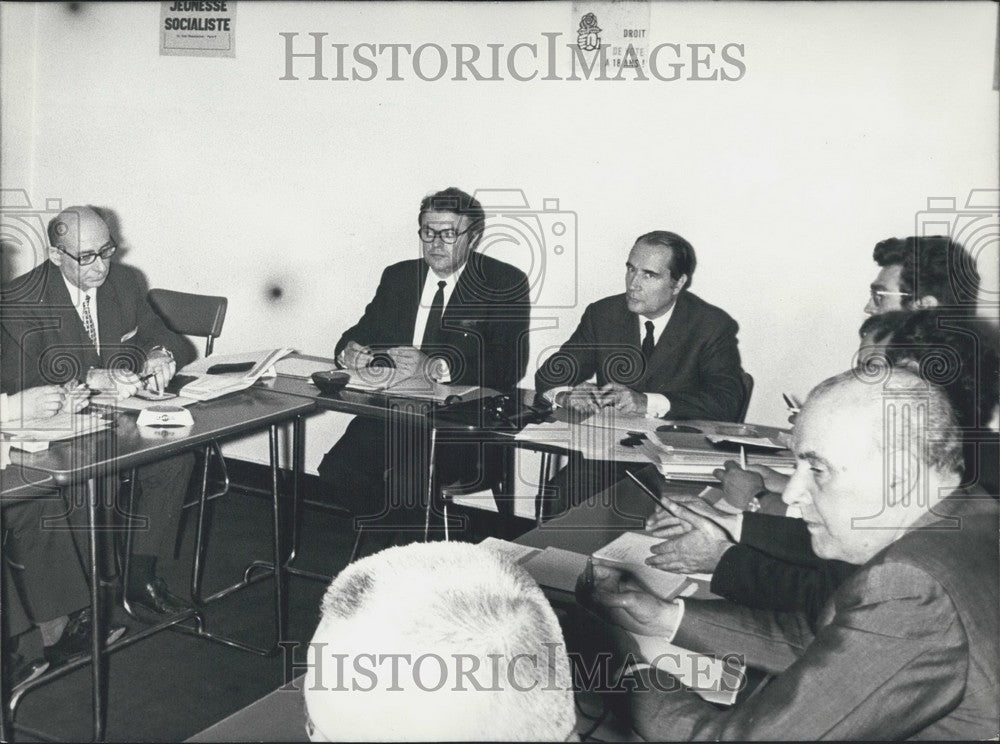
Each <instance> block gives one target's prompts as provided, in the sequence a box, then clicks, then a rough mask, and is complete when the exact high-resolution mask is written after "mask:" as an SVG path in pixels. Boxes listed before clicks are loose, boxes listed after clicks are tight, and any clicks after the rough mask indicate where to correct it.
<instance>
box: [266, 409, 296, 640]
mask: <svg viewBox="0 0 1000 744" xmlns="http://www.w3.org/2000/svg"><path fill="white" fill-rule="evenodd" d="M268 439H269V444H270V450H271V498H272V500H273V501H272V506H273V517H274V543H273V547H274V554H273V561H274V613H275V628H276V629H277V632H278V637H277V640H276V641H275V647H277V644H278V643H279V642H281V641H283V640H285V587H284V579H285V560H284V555H282V550H281V491H280V489H279V487H278V475H279V472H278V427H277V426H276V425H274V424H272V425H271V427H270V429H269V430H268ZM293 459H294V458H293Z"/></svg>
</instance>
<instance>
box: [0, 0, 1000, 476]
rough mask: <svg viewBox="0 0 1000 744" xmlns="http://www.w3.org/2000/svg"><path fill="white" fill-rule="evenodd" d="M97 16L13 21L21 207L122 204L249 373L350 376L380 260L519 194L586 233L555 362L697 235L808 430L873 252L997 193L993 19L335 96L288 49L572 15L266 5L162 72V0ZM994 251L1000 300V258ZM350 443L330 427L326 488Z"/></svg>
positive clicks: (857, 311) (139, 242) (704, 14)
mask: <svg viewBox="0 0 1000 744" xmlns="http://www.w3.org/2000/svg"><path fill="white" fill-rule="evenodd" d="M581 5H582V4H581ZM79 8H80V9H79V10H78V11H75V12H74V11H71V10H69V9H68V4H66V3H59V4H55V3H53V4H41V5H38V6H34V5H13V6H12V5H10V4H4V5H3V6H2V8H0V13H2V16H0V21H2V37H0V41H2V46H3V63H4V64H3V70H2V74H3V77H2V95H3V118H2V126H3V131H2V135H3V138H2V144H3V151H2V156H3V171H2V184H3V187H4V188H8V189H9V188H23V189H25V190H27V191H28V193H29V196H30V198H31V199H32V201H33V203H34V204H35V205H36V206H38V205H40V204H44V202H45V200H46V199H48V198H58V199H61V200H62V203H63V204H64V205H67V204H70V203H78V202H84V203H92V204H96V205H99V206H106V207H109V208H112V209H114V210H115V211H116V212H117V214H118V216H119V218H120V221H121V237H122V239H123V241H124V244H125V245H126V246H128V247H129V248H130V249H131V250H130V252H129V255H128V261H129V262H131V263H133V264H136V265H138V266H139V267H141V268H142V269H143V270H145V271H146V272H147V274H148V276H149V278H150V280H151V283H152V284H153V285H154V286H162V287H171V288H177V289H187V290H190V291H197V292H205V293H219V294H226V295H228V297H229V299H230V310H229V317H228V319H227V323H226V329H225V333H224V335H223V336H222V338H221V339H220V340H219V342H218V344H217V347H216V348H217V351H218V352H220V353H225V352H227V351H235V350H242V349H248V348H254V347H265V346H277V345H281V344H288V345H293V346H297V347H299V348H300V349H302V350H303V351H306V352H309V353H314V354H330V353H331V352H332V349H333V346H334V344H335V342H336V340H337V338H338V337H339V335H340V332H341V331H342V330H343V329H344V328H346V327H347V326H348V325H350V324H351V323H353V322H354V321H355V320H356V318H357V317H358V316H359V314H360V312H361V310H362V308H363V306H364V304H365V302H366V301H367V300H368V299H369V298H370V297H371V295H372V293H373V291H374V288H375V285H376V283H377V280H378V275H379V272H380V270H381V268H382V267H383V266H384V265H386V264H388V263H390V262H393V261H396V260H399V259H402V258H406V257H410V256H414V255H415V254H416V251H417V250H418V247H417V241H416V237H415V235H414V231H415V227H416V222H415V216H416V208H417V205H418V202H419V199H420V198H421V197H422V196H424V195H425V194H426V193H428V192H429V191H432V190H435V189H438V188H442V187H444V186H447V185H458V186H461V187H463V188H465V189H470V190H471V189H486V188H518V189H523V190H524V192H525V193H526V195H527V197H528V199H529V201H530V202H531V205H532V206H533V207H534V206H539V207H540V206H541V203H542V199H543V198H557V199H559V201H560V208H561V209H563V210H569V211H573V212H575V213H576V215H577V218H578V231H577V243H576V247H575V248H576V249H575V262H576V266H577V267H578V275H577V277H576V279H575V280H574V279H573V274H572V272H571V271H569V270H567V269H565V268H564V269H558V270H550V271H548V272H547V273H546V274H545V276H544V277H543V282H544V283H545V286H546V287H549V288H551V291H554V292H555V294H557V295H559V294H564V293H565V292H567V291H569V292H571V293H572V291H573V290H575V292H576V295H577V298H578V301H577V303H576V304H575V305H574V306H571V307H565V308H557V309H545V308H541V307H539V308H536V311H535V318H536V321H537V322H538V323H539V324H540V325H543V326H548V328H547V330H544V331H540V332H538V333H537V334H536V335H535V336H534V337H533V338H532V351H533V353H535V354H539V353H541V352H542V351H543V350H544V349H546V348H549V347H551V346H552V345H554V344H558V343H559V342H560V341H561V340H562V339H564V338H565V337H566V336H567V335H568V334H569V332H570V331H571V330H572V328H573V326H574V325H575V323H576V321H577V319H578V318H579V315H580V313H581V312H582V310H583V307H584V306H585V304H586V303H587V302H590V301H593V300H595V299H598V298H599V297H602V296H604V295H607V294H611V293H615V292H618V291H621V286H622V282H623V278H622V277H623V271H622V264H623V261H624V257H625V255H626V252H627V250H628V248H629V246H630V245H631V242H632V240H633V239H634V237H635V236H636V235H638V234H640V233H642V232H646V231H648V230H651V229H671V230H675V231H677V232H679V233H681V234H682V235H684V236H685V237H687V238H688V239H689V240H691V242H692V243H693V244H694V246H695V248H696V249H697V251H698V257H699V266H698V271H697V274H696V275H695V279H694V290H695V291H696V292H697V293H698V294H700V295H701V296H702V297H704V298H705V299H707V300H709V301H710V302H713V303H716V304H718V305H720V306H722V307H723V308H725V309H726V310H727V311H728V312H729V313H730V314H731V315H733V317H735V318H736V319H737V320H738V321H739V322H740V325H741V333H740V341H741V349H742V353H743V355H744V365H745V367H746V368H747V370H748V371H750V372H751V373H752V374H753V375H754V376H755V378H756V380H757V388H756V393H755V395H754V400H753V403H752V405H751V409H750V414H749V418H750V420H754V421H760V422H764V423H772V424H773V423H782V422H783V421H784V419H785V415H786V414H785V412H784V410H783V404H782V402H781V398H780V392H781V391H783V390H787V391H791V392H796V393H799V394H804V393H805V392H807V391H808V389H809V387H810V386H811V385H812V384H814V383H815V382H817V381H818V380H819V379H821V378H823V377H825V376H827V375H829V374H831V373H833V372H836V371H839V370H841V369H843V368H846V367H847V366H848V364H849V362H850V358H851V354H852V352H853V351H854V349H855V346H856V336H857V334H856V332H857V327H858V325H859V324H860V322H861V321H862V320H863V317H864V316H863V314H862V307H863V306H864V303H865V296H866V288H867V284H868V282H869V281H870V279H871V278H872V276H873V275H874V264H873V263H872V261H871V248H872V246H873V245H874V243H875V242H876V241H877V240H879V239H881V238H884V237H887V236H890V235H907V234H912V233H914V231H915V230H916V227H915V220H916V216H917V213H918V212H920V211H921V210H922V209H923V208H924V207H925V205H926V200H927V198H928V197H941V196H952V197H957V198H958V200H959V206H962V205H963V204H964V202H965V198H966V195H967V194H968V192H969V191H970V189H974V188H989V189H996V188H997V186H998V183H997V173H998V157H997V141H998V106H997V93H996V91H994V90H993V89H992V85H993V76H994V64H995V57H996V23H997V9H996V7H995V6H994V5H992V4H990V3H962V4H937V3H918V4H903V3H892V4H861V3H859V4H845V3H832V4H824V5H820V4H812V3H809V4H801V5H800V4H789V3H778V4H736V5H731V4H724V3H716V4H705V3H696V4H690V5H689V4H680V3H677V4H675V3H654V4H653V5H652V7H651V13H650V19H651V20H650V33H649V37H650V44H651V45H656V44H659V43H663V42H667V41H669V42H677V43H681V44H688V43H695V42H697V43H715V44H717V45H719V46H721V45H723V44H726V43H729V42H736V43H742V44H744V45H745V55H744V58H743V61H744V62H745V64H746V67H747V71H746V74H745V75H744V76H743V78H742V79H740V80H738V81H735V82H725V83H723V82H698V81H687V80H680V81H676V82H659V81H656V80H650V81H645V82H643V81H634V80H629V81H624V82H621V81H620V82H600V81H594V80H590V81H578V82H569V81H539V80H536V81H533V82H530V83H520V82H516V81H513V80H511V79H507V80H504V81H501V82H474V81H469V82H456V81H451V80H448V79H444V80H441V81H438V82H424V81H421V80H419V79H415V77H414V75H413V74H412V72H409V73H408V77H409V79H408V80H406V81H402V82H389V81H385V80H384V79H380V80H377V81H372V82H349V81H348V82H337V81H311V80H308V79H307V78H308V76H309V74H310V73H311V69H310V63H309V62H308V61H306V62H298V63H296V67H295V70H296V73H297V74H298V75H299V76H300V78H301V79H300V80H298V81H288V80H286V81H282V80H279V78H280V77H281V76H282V75H283V74H284V67H285V61H284V53H283V51H284V41H283V39H282V38H281V37H280V36H279V35H278V34H279V32H282V31H286V32H299V33H300V36H299V38H298V43H300V44H301V47H302V48H303V49H304V48H306V47H307V45H308V44H309V42H310V38H309V37H308V36H307V35H306V34H308V33H309V32H327V33H328V34H329V36H328V37H327V41H328V42H333V41H337V42H340V43H347V44H358V43H362V42H366V41H367V42H375V43H394V42H399V43H410V44H412V45H413V46H414V47H415V46H418V45H420V44H422V43H425V42H430V41H432V42H437V43H440V44H444V45H448V44H453V43H474V44H479V45H484V44H487V43H499V44H504V45H506V46H507V47H508V48H509V47H510V46H512V45H514V44H516V43H519V42H523V41H528V42H535V43H540V42H542V41H543V38H542V37H541V34H542V33H543V32H562V33H563V39H562V41H563V43H572V42H573V41H574V40H575V34H576V27H577V23H578V21H579V16H578V15H575V14H574V12H573V8H572V6H571V4H570V3H550V4H540V3H539V4H536V3H532V4H523V5H520V4H509V5H505V4H500V5H492V4H482V3H477V4H470V5H461V4H447V5H444V4H431V3H421V4H414V5H405V4H391V5H389V4H372V5H350V4H342V3H331V4H319V3H316V4H314V3H305V2H303V3H276V4H268V3H240V4H239V7H238V13H237V19H236V35H237V36H236V57H235V59H205V58H188V57H161V56H159V54H158V23H159V13H160V6H159V4H158V3H149V4H108V5H105V4H100V3H80V4H79ZM597 12H598V15H599V16H600V15H601V11H600V10H598V11H597ZM404 69H405V67H404ZM561 70H562V72H563V74H566V70H565V66H563V67H562V68H561ZM327 74H328V75H332V74H333V71H332V70H330V71H328V72H327ZM383 77H384V76H383ZM993 214H994V217H995V212H994V213H993ZM993 234H994V236H995V235H996V232H995V231H994V233H993ZM979 248H982V256H981V257H980V270H981V272H982V273H983V275H984V278H985V280H986V282H987V283H988V284H989V286H990V287H991V291H992V293H993V294H992V298H993V300H994V301H995V299H996V297H997V294H996V287H997V276H996V275H997V268H996V267H997V240H996V239H995V237H994V238H993V239H991V240H987V241H986V242H985V243H982V244H980V245H979ZM25 255H30V254H25ZM562 258H563V260H565V259H568V258H570V255H569V254H566V255H564V256H563V257H562ZM18 260H21V264H18V266H23V268H27V267H28V266H24V265H23V264H24V263H25V261H24V260H23V258H22V259H18ZM15 264H17V260H15ZM29 264H30V262H29ZM272 285H275V286H280V287H281V289H282V290H283V296H282V297H281V299H280V300H274V299H271V298H270V297H269V294H268V292H269V289H270V288H271V286H272ZM546 318H550V319H555V320H554V321H551V320H550V321H546V320H545V319H546ZM342 425H343V421H342V420H341V419H340V417H338V416H337V415H335V414H326V415H324V416H323V417H319V418H317V419H314V420H312V421H311V422H310V424H309V436H308V439H309V442H308V446H309V454H308V458H307V463H308V465H309V467H310V468H314V467H315V465H316V464H317V463H318V461H319V458H320V457H321V454H322V452H323V451H325V450H326V448H327V447H328V446H329V444H330V443H331V442H332V441H333V439H334V438H335V437H336V436H337V435H338V432H339V431H340V430H341V427H342ZM234 451H235V452H237V453H238V454H240V455H241V456H244V457H253V458H255V459H261V460H263V458H264V457H265V455H266V449H265V448H264V447H263V446H262V445H261V443H260V440H254V441H253V442H251V443H249V444H243V445H240V446H238V447H237V448H236V449H235V450H234Z"/></svg>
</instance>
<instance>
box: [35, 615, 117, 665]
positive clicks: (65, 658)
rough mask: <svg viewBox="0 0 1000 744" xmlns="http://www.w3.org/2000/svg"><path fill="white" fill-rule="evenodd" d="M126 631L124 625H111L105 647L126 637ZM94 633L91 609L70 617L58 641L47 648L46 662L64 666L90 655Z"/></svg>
mask: <svg viewBox="0 0 1000 744" xmlns="http://www.w3.org/2000/svg"><path fill="white" fill-rule="evenodd" d="M125 630H126V628H125V626H124V625H109V626H108V635H107V636H106V638H105V641H104V642H105V645H110V644H112V643H114V642H115V641H117V640H118V639H119V638H121V637H122V636H123V635H125ZM93 633H94V623H93V621H92V620H91V617H90V608H89V607H87V608H85V609H82V610H80V611H79V612H78V613H76V614H75V615H73V616H71V617H70V620H69V623H68V624H67V625H66V629H65V630H63V633H62V635H61V636H59V640H58V641H56V642H55V643H54V644H52V645H51V646H46V647H45V660H46V661H48V662H49V664H51V665H52V666H62V665H64V664H68V663H69V662H71V661H73V660H75V659H78V658H80V657H81V656H85V655H87V654H89V653H90V647H91V637H92V636H93Z"/></svg>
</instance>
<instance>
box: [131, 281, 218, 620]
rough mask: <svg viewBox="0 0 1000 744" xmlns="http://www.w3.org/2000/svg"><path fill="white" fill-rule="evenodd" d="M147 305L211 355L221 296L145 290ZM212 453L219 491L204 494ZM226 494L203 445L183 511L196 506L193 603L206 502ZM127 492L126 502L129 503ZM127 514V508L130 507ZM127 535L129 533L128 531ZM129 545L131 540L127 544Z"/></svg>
mask: <svg viewBox="0 0 1000 744" xmlns="http://www.w3.org/2000/svg"><path fill="white" fill-rule="evenodd" d="M148 298H149V303H150V304H151V305H152V306H153V309H154V310H156V312H157V313H158V314H159V316H160V317H161V318H162V319H163V322H164V323H166V325H167V327H168V328H170V330H172V331H174V332H175V333H180V334H182V335H185V336H197V337H201V338H204V339H205V356H209V355H211V353H212V348H213V344H214V342H215V339H216V338H218V337H219V336H220V335H221V334H222V325H223V323H225V321H226V308H227V307H228V304H229V301H228V300H227V299H226V298H225V297H215V296H211V295H198V294H190V293H187V292H174V291H172V290H169V289H151V290H149V295H148ZM213 453H214V454H215V456H216V458H217V459H218V461H219V465H220V466H221V468H222V470H221V479H220V481H219V482H220V488H219V490H218V491H215V492H214V493H211V494H209V493H208V474H209V467H210V465H211V461H212V454H213ZM130 478H131V481H132V484H131V489H133V492H134V488H135V470H133V471H132V473H131V476H130ZM228 492H229V473H228V471H227V470H226V461H225V460H224V459H223V457H222V449H221V447H219V443H218V442H214V441H213V442H212V443H211V444H208V445H206V446H205V449H204V450H203V451H202V469H201V488H200V490H199V497H198V500H197V501H190V502H185V504H184V506H183V508H185V509H187V508H190V507H192V506H197V507H198V527H197V531H196V537H195V554H194V567H193V568H192V571H191V598H192V599H193V600H194V601H195V602H200V601H201V579H202V573H203V569H204V561H205V551H206V547H207V546H206V544H205V543H206V541H205V524H206V521H207V514H206V511H207V508H206V507H207V505H208V503H209V502H210V501H213V500H214V499H217V498H219V497H220V496H224V495H225V494H227V493H228ZM131 495H132V494H131V493H130V503H131ZM130 511H131V508H130ZM129 534H130V535H131V532H129ZM129 542H131V541H129ZM130 553H131V545H127V546H126V550H125V555H126V562H125V571H124V576H123V581H124V582H125V585H126V586H127V585H128V560H127V558H128V556H129V554H130Z"/></svg>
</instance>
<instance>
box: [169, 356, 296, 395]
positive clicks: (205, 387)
mask: <svg viewBox="0 0 1000 744" xmlns="http://www.w3.org/2000/svg"><path fill="white" fill-rule="evenodd" d="M292 352H293V349H265V350H263V351H250V352H245V353H243V354H226V355H225V356H222V355H218V356H212V357H206V358H205V359H199V360H198V361H197V362H192V363H191V364H189V365H187V366H186V367H185V368H184V369H182V370H181V373H182V374H185V375H197V377H198V379H197V380H195V381H194V382H189V383H188V384H187V385H185V386H184V387H182V388H181V390H180V395H181V396H183V397H185V398H193V399H194V400H212V399H213V398H218V397H219V396H221V395H226V394H228V393H235V392H238V391H240V390H246V389H247V388H248V387H250V386H251V385H253V384H254V383H255V382H256V381H257V380H259V379H260V378H261V377H263V376H264V375H265V374H267V373H268V372H269V371H271V368H272V367H273V366H274V365H275V363H276V362H277V361H278V360H279V359H281V358H282V357H286V356H288V355H289V354H291V353H292ZM246 362H252V363H253V367H251V368H250V371H249V372H232V373H229V374H222V375H210V374H208V368H209V367H212V366H214V365H216V364H242V363H246Z"/></svg>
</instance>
